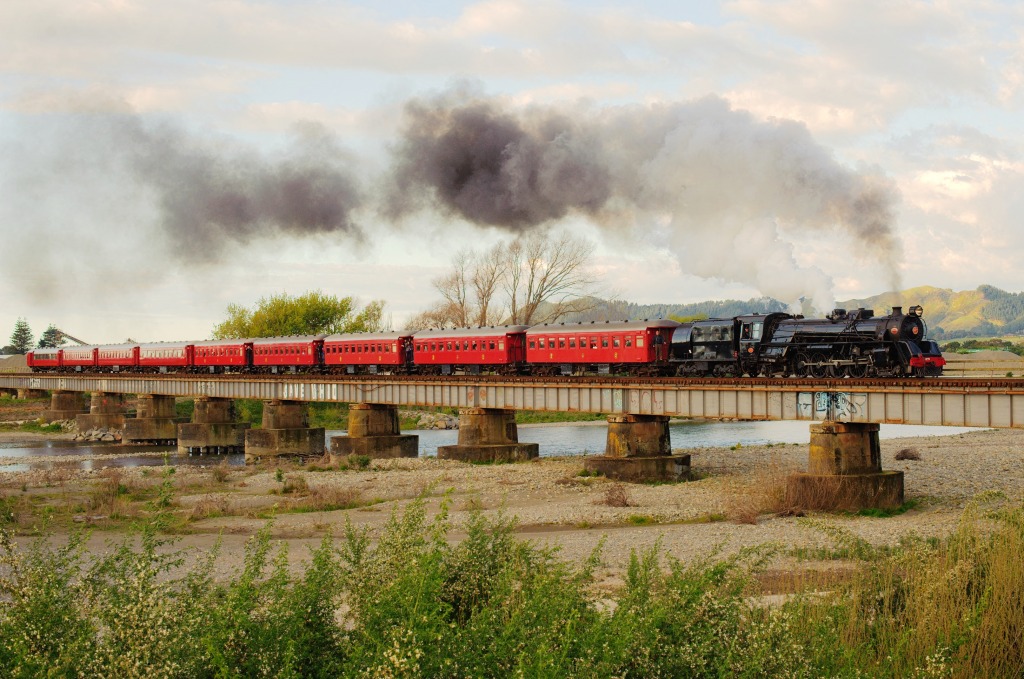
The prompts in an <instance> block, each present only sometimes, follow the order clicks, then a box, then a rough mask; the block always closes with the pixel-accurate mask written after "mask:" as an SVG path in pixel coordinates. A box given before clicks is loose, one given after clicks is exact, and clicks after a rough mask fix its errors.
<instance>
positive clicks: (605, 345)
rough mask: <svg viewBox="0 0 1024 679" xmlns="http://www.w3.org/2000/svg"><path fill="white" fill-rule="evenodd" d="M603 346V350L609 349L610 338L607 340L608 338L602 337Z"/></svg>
mask: <svg viewBox="0 0 1024 679" xmlns="http://www.w3.org/2000/svg"><path fill="white" fill-rule="evenodd" d="M601 346H602V347H603V348H605V349H607V348H608V338H607V337H602V338H601Z"/></svg>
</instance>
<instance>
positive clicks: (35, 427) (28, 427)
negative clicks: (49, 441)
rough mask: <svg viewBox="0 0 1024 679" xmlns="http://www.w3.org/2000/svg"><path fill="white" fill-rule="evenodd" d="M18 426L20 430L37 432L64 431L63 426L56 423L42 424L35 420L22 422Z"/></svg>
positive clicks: (52, 432)
mask: <svg viewBox="0 0 1024 679" xmlns="http://www.w3.org/2000/svg"><path fill="white" fill-rule="evenodd" d="M18 428H19V429H20V430H21V431H27V432H34V433H37V434H59V433H61V432H62V431H64V428H63V427H62V426H60V425H59V424H57V423H53V424H44V423H42V422H37V421H35V420H33V421H31V422H22V423H21V426H20V427H18Z"/></svg>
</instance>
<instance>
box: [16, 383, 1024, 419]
mask: <svg viewBox="0 0 1024 679" xmlns="http://www.w3.org/2000/svg"><path fill="white" fill-rule="evenodd" d="M0 388H29V389H48V390H54V389H59V390H67V391H89V392H98V391H99V392H115V393H128V394H162V395H169V396H192V397H196V396H210V397H219V398H250V399H262V400H269V399H281V400H295V401H332V402H342V403H383V404H393V405H401V406H448V407H457V408H509V409H515V410H547V411H580V412H598V413H608V414H621V413H635V414H650V415H669V416H673V417H705V418H711V419H718V418H737V419H750V420H808V421H814V420H836V421H842V422H880V423H892V424H927V425H949V426H974V427H996V428H1024V380H1021V379H1000V380H978V379H934V380H932V379H929V380H884V381H883V380H849V379H846V380H782V379H738V380H692V379H690V380H687V379H670V380H657V379H630V378H614V377H606V378H587V379H577V378H550V377H548V378H537V377H517V378H497V377H471V376H454V377H395V376H356V377H353V376H324V375H287V376H252V375H215V376H210V375H206V376H197V375H92V376H74V375H0Z"/></svg>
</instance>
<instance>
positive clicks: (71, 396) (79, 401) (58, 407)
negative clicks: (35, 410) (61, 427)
mask: <svg viewBox="0 0 1024 679" xmlns="http://www.w3.org/2000/svg"><path fill="white" fill-rule="evenodd" d="M87 412H89V409H88V408H87V407H86V405H85V394H83V393H82V392H80V391H59V390H54V391H52V392H50V407H49V408H48V409H46V410H44V411H43V416H42V419H43V420H45V421H47V422H56V421H57V420H73V419H75V418H76V417H78V416H79V415H82V414H83V413H87Z"/></svg>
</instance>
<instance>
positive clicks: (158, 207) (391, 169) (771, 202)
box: [0, 88, 901, 309]
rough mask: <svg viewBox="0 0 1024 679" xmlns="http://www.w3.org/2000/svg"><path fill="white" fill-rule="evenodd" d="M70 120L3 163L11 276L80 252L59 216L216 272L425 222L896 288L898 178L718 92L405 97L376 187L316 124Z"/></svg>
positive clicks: (761, 278)
mask: <svg viewBox="0 0 1024 679" xmlns="http://www.w3.org/2000/svg"><path fill="white" fill-rule="evenodd" d="M71 120H73V121H74V122H73V123H70V124H68V123H64V124H60V125H57V124H55V125H54V126H53V127H52V128H50V129H48V130H46V132H47V133H48V134H47V135H39V136H41V137H45V138H44V139H42V141H41V142H40V143H39V144H38V146H39V148H35V147H32V148H29V147H27V146H24V144H25V143H26V142H23V147H22V148H20V149H15V150H14V151H13V152H12V153H8V154H5V155H6V156H7V159H6V160H5V161H2V162H5V163H6V164H7V165H9V166H10V172H9V173H5V174H8V181H6V182H4V183H5V184H6V186H5V187H4V189H3V192H4V194H5V195H7V196H8V197H9V198H10V200H7V201H6V202H7V203H8V205H7V208H6V209H7V210H9V211H10V213H11V215H10V216H11V218H12V219H15V218H17V219H20V220H22V221H25V220H26V216H27V220H28V221H29V222H30V224H27V225H26V226H27V228H26V231H25V235H26V236H27V237H28V238H27V239H25V240H19V239H18V238H13V239H12V242H11V243H10V244H9V247H8V249H7V255H6V256H5V258H4V259H5V260H6V261H5V263H6V264H8V265H12V264H13V263H15V262H16V261H20V260H22V258H23V253H26V252H33V253H35V252H36V250H34V249H33V248H34V244H35V243H36V242H37V241H38V240H45V241H46V242H48V243H51V244H53V243H57V242H61V241H62V239H64V238H65V237H68V239H69V240H68V243H71V242H72V241H71V236H72V235H73V238H74V247H75V248H87V247H88V246H89V245H90V243H89V238H90V236H87V235H85V234H84V231H85V229H84V228H83V227H78V226H73V227H65V226H62V225H61V222H62V221H67V220H68V215H71V216H72V218H71V221H72V222H74V221H75V220H79V221H81V222H82V223H83V224H85V223H95V222H97V221H99V222H102V221H104V219H106V220H107V221H108V222H109V223H110V224H111V226H110V229H111V233H105V234H104V239H105V242H104V244H103V248H104V249H103V250H102V252H103V253H104V255H105V256H106V255H107V254H108V249H106V248H108V247H118V246H120V247H123V248H124V251H125V252H126V253H130V252H134V251H133V250H131V248H132V247H136V246H138V247H146V248H149V250H148V251H149V253H150V254H151V255H152V254H153V253H155V252H158V253H159V254H160V255H161V256H166V255H167V254H168V253H169V254H170V255H171V256H172V257H174V258H176V259H177V260H178V261H180V262H186V263H192V262H199V263H203V262H206V263H209V262H218V261H220V260H222V259H225V258H227V257H229V256H237V252H235V253H228V250H229V249H231V248H232V246H236V245H244V244H246V243H248V242H250V241H252V240H254V239H261V238H274V237H279V236H288V237H302V236H307V235H315V234H321V235H322V234H327V235H330V236H337V237H339V238H344V239H348V240H351V241H359V240H361V239H362V238H363V233H364V227H362V226H361V225H360V221H365V220H367V219H373V220H375V221H382V222H383V228H389V226H390V227H395V226H397V224H398V223H399V222H401V221H402V220H403V219H404V218H406V217H408V216H410V215H413V214H414V213H419V212H428V213H434V214H439V215H443V216H445V217H447V218H456V219H460V220H465V221H467V222H470V223H472V224H476V225H479V226H481V227H494V228H498V229H501V230H505V231H507V232H510V233H514V234H518V233H524V232H527V231H529V230H532V229H538V228H547V227H548V226H550V225H552V224H556V223H558V222H561V221H563V220H566V219H568V218H572V217H584V218H586V219H588V220H589V221H591V222H593V223H595V224H598V225H600V226H601V228H603V229H604V230H605V232H606V234H607V235H608V236H609V238H610V239H612V240H615V241H616V242H619V241H621V242H626V243H628V242H632V241H639V242H641V243H646V244H654V245H659V246H667V247H670V248H671V249H672V250H673V251H674V252H675V253H676V254H677V256H678V257H679V260H680V262H681V263H682V265H683V270H684V271H688V272H690V273H693V274H696V275H699V276H702V277H709V278H720V279H723V280H730V281H736V282H740V283H746V284H749V285H751V286H754V287H757V288H758V289H759V290H760V291H761V292H762V293H763V294H766V295H773V296H776V297H778V298H779V299H784V300H787V301H794V300H796V299H797V298H799V297H808V298H811V299H813V300H814V304H815V305H816V306H817V307H818V308H819V309H826V308H828V307H829V306H830V305H831V303H832V299H831V294H832V293H831V287H832V282H831V278H830V276H829V275H827V274H826V273H825V272H823V271H821V270H820V269H818V268H815V267H812V266H804V265H801V264H800V263H799V260H800V256H799V255H800V251H799V250H798V247H799V246H798V243H799V241H800V238H801V237H803V236H804V235H807V234H816V233H817V234H824V235H825V236H826V237H832V236H833V235H834V236H836V237H837V238H836V244H837V247H839V248H843V249H845V250H849V252H850V254H851V255H852V256H855V257H860V258H861V259H862V260H869V261H875V262H877V263H878V264H879V265H880V267H881V269H882V270H883V271H885V272H886V273H887V275H888V276H889V278H890V280H889V281H888V282H889V284H890V285H893V286H895V287H896V288H897V289H898V287H899V281H898V278H899V272H898V267H899V263H900V257H901V253H900V244H899V241H898V239H897V238H896V235H895V232H894V227H893V221H894V210H895V205H896V201H897V193H896V190H895V188H894V185H893V183H892V182H891V181H890V180H888V179H886V178H885V177H884V176H882V175H881V173H879V172H877V171H872V170H859V171H855V170H853V169H850V168H849V167H846V166H844V165H842V164H841V163H839V162H838V161H837V160H836V158H835V157H834V156H833V155H832V153H831V152H830V151H829V150H828V149H826V148H825V147H823V146H822V145H820V144H819V143H817V142H816V141H815V140H814V139H813V137H812V136H811V135H810V133H809V132H808V130H807V128H806V127H804V126H803V125H802V124H799V123H796V122H792V121H780V120H769V121H764V120H758V119H756V118H754V117H753V116H752V115H750V114H749V113H747V112H745V111H740V110H733V109H732V108H731V107H730V105H729V104H728V102H726V101H725V100H723V99H720V98H717V97H706V98H703V99H699V100H695V101H688V102H680V103H669V104H650V105H633V106H616V107H607V108H600V107H596V106H586V105H560V106H558V105H551V106H540V105H535V106H527V107H521V106H515V105H513V104H512V103H511V102H509V101H507V100H505V99H502V98H497V97H486V96H482V95H479V94H477V93H474V92H470V91H468V90H467V89H466V88H455V89H453V90H451V91H449V92H445V93H442V94H440V95H438V96H436V97H432V98H422V99H415V100H412V101H409V102H407V104H406V105H405V108H404V115H403V118H402V123H401V126H400V129H399V130H398V131H397V136H396V137H395V138H394V140H393V142H392V143H391V144H390V145H389V146H388V156H387V162H388V167H387V171H386V172H384V173H383V174H381V175H379V176H371V177H367V176H366V173H365V172H362V171H360V168H361V167H362V165H363V164H364V163H363V162H362V160H361V159H357V158H354V157H352V155H350V154H349V153H347V152H345V151H344V150H343V148H342V147H341V146H340V144H339V143H338V142H337V141H336V140H335V139H334V138H333V137H332V136H331V135H330V134H329V133H328V132H327V131H326V130H325V129H324V128H323V127H320V126H317V125H306V126H303V127H302V128H300V129H299V130H297V131H296V134H295V136H294V139H293V141H292V143H291V144H290V145H289V146H288V147H287V148H286V149H285V150H283V151H280V152H278V153H276V154H274V153H266V152H261V151H257V150H255V149H254V148H252V147H250V146H248V145H246V144H244V143H241V142H239V141H233V140H228V139H223V138H218V137H214V136H210V135H205V136H204V135H201V134H197V133H195V132H190V131H187V130H186V129H185V128H184V127H182V126H178V125H175V124H171V123H166V122H165V123H161V124H154V123H152V122H149V121H148V120H144V119H143V118H142V117H141V116H138V115H134V114H132V113H130V112H125V113H116V114H111V113H106V114H98V113H88V114H84V115H75V116H71ZM37 134H38V133H37ZM8 150H10V149H8ZM122 185H124V186H122ZM114 186H116V187H118V190H119V191H120V192H119V193H118V191H115V190H114V189H113V188H112V187H114ZM125 186H128V187H131V189H130V190H129V189H126V188H125ZM33 192H35V194H38V195H35V194H33ZM133 202H135V203H138V204H139V206H144V207H136V208H132V207H131V206H130V203H133ZM2 209H3V208H0V210H2ZM0 216H3V214H2V212H0ZM129 225H130V226H129ZM154 225H155V226H156V228H155V230H154V229H153V228H152V226H154ZM62 229H63V230H62ZM118 229H120V230H118ZM92 238H93V240H97V241H98V240H99V239H98V238H96V237H95V236H92ZM631 239H632V240H631ZM154 243H156V245H154ZM68 247H71V246H70V245H69V246H68ZM93 247H96V248H99V247H100V246H99V245H93ZM58 259H60V258H58ZM38 261H40V258H38V256H37V262H38ZM42 277H43V276H42V275H39V276H37V278H42ZM665 292H666V294H671V291H668V290H666V291H665Z"/></svg>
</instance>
